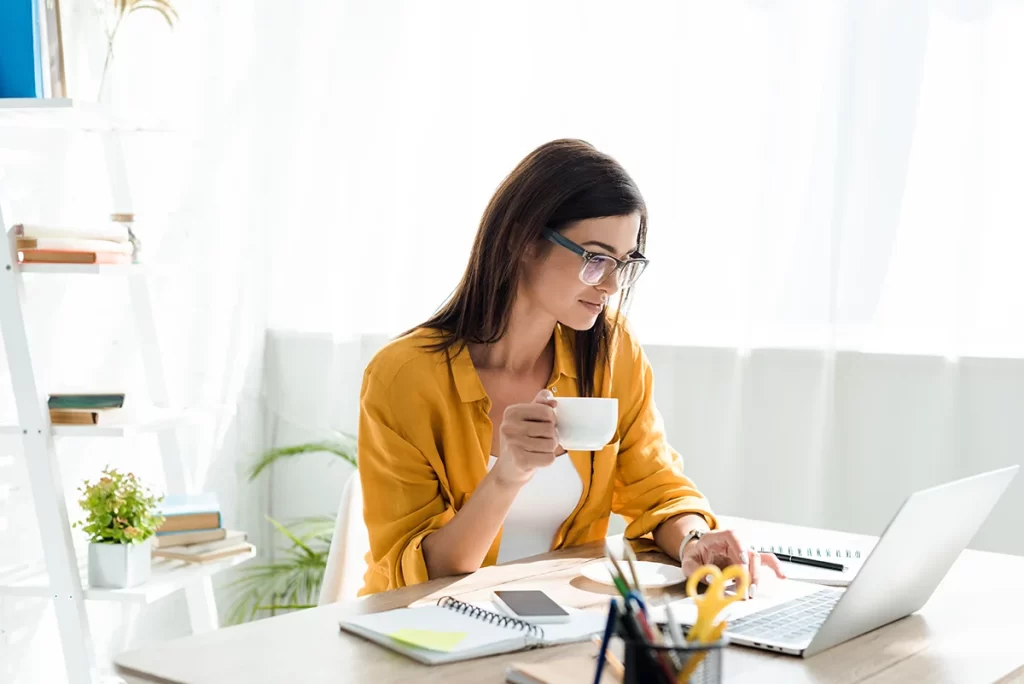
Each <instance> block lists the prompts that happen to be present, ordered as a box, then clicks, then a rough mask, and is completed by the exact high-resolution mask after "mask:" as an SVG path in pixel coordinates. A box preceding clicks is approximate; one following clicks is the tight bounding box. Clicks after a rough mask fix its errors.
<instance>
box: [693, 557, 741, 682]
mask: <svg viewBox="0 0 1024 684" xmlns="http://www.w3.org/2000/svg"><path fill="white" fill-rule="evenodd" d="M709 576H710V577H711V578H712V579H711V582H710V583H708V588H707V590H705V592H704V593H703V594H701V593H699V592H698V591H697V585H698V584H699V583H700V582H701V580H704V579H706V578H707V577H709ZM729 580H736V587H735V593H734V594H732V595H729V596H727V595H726V593H725V587H726V585H727V584H729ZM749 586H750V575H749V574H748V573H747V569H746V568H745V567H743V566H742V565H730V566H729V567H727V568H726V569H725V570H719V569H718V566H715V565H702V566H701V567H699V568H697V571H696V572H694V573H693V574H691V575H690V577H689V579H687V580H686V595H687V596H689V597H690V598H692V599H693V602H694V603H696V604H697V622H696V623H695V624H694V625H693V627H691V628H690V631H689V632H688V633H687V635H686V640H687V641H696V642H697V643H701V644H712V643H714V642H716V641H718V640H719V639H721V638H722V633H723V632H725V624H726V623H725V620H721V621H720V622H719V623H718V624H715V620H716V619H718V616H719V614H720V613H721V612H722V611H723V610H725V608H726V606H728V605H729V604H730V603H733V602H735V601H739V600H740V599H742V598H743V597H744V596H746V595H747V588H748V587H749ZM706 655H707V652H703V653H698V654H695V655H694V656H692V657H691V658H690V659H689V660H688V661H687V663H686V665H685V666H684V667H683V668H682V670H680V672H679V675H678V676H677V678H676V682H677V683H679V684H682V683H683V682H688V681H690V675H692V674H693V673H694V671H696V669H697V666H698V665H700V663H701V661H702V660H704V656H706Z"/></svg>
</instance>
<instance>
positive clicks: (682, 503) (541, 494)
mask: <svg viewBox="0 0 1024 684" xmlns="http://www.w3.org/2000/svg"><path fill="white" fill-rule="evenodd" d="M646 235H647V211H646V207H645V205H644V201H643V198H642V197H641V195H640V192H639V191H638V190H637V188H636V185H635V184H634V183H633V181H632V179H631V178H630V177H629V176H628V175H627V174H626V172H625V171H624V170H623V169H622V168H621V167H620V166H619V165H618V163H616V162H615V161H614V160H613V159H611V158H610V157H608V156H607V155H605V154H602V153H601V152H598V151H597V150H596V149H594V148H593V147H592V146H590V145H589V144H587V143H585V142H582V141H579V140H556V141H554V142H551V143H548V144H546V145H543V146H541V147H540V148H538V149H537V150H535V151H534V152H532V153H531V154H530V155H529V156H528V157H526V159H524V160H523V161H522V162H521V163H520V164H519V165H518V166H517V167H516V169H515V170H514V171H513V172H512V173H511V174H510V175H509V176H508V178H506V179H505V181H504V182H503V183H502V184H501V186H500V187H499V188H498V190H497V192H496V193H495V195H494V197H493V198H492V199H491V202H490V204H489V205H488V207H487V210H486V211H485V213H484V216H483V219H482V221H481V223H480V229H479V231H478V232H477V236H476V240H475V242H474V245H473V251H472V254H471V256H470V260H469V265H468V267H467V269H466V272H465V274H464V275H463V277H462V281H461V282H460V283H459V286H458V288H457V289H456V290H455V292H454V293H453V295H452V296H451V298H450V299H449V301H448V302H447V303H446V304H445V305H444V306H443V307H442V308H441V310H440V311H439V312H438V313H437V314H436V315H435V316H434V317H433V318H431V319H430V320H428V321H427V322H425V323H423V324H422V325H421V326H419V327H417V328H416V329H414V330H412V331H410V332H408V333H406V334H405V335H404V336H402V337H400V338H398V339H397V340H395V341H393V342H392V343H390V344H389V345H387V346H386V347H385V348H384V349H382V350H381V351H380V352H378V354H377V355H376V356H375V357H374V359H373V360H372V361H371V363H370V364H369V366H368V368H367V370H366V373H365V376H364V380H363V387H362V394H361V415H360V423H359V475H360V478H361V480H362V486H363V495H364V500H365V505H364V514H365V518H366V524H367V528H368V530H369V538H370V547H371V550H370V553H369V555H368V556H367V560H368V563H369V569H368V570H367V573H366V578H365V580H366V584H365V586H364V587H363V590H362V592H361V593H362V594H369V593H374V592H378V591H383V590H386V589H394V588H397V587H402V586H405V585H409V584H415V583H418V582H424V581H426V580H428V579H432V578H435V577H443V576H447V575H453V574H458V573H468V572H473V571H475V570H477V569H478V568H480V567H481V566H483V565H491V564H493V563H495V562H504V561H507V560H514V559H516V558H521V557H524V556H528V555H534V554H537V553H543V552H546V551H548V550H551V549H559V548H564V547H569V546H574V545H578V544H583V543H585V542H589V541H594V540H599V539H602V538H604V537H605V536H606V534H607V530H608V519H609V515H610V513H612V512H613V511H614V512H616V513H618V514H620V515H622V516H623V517H625V518H626V519H627V520H628V526H627V527H626V531H625V536H626V537H627V538H628V539H636V538H639V537H643V536H645V535H651V536H652V537H653V541H654V542H655V543H656V544H657V546H658V547H660V549H661V550H662V551H664V552H665V553H666V554H668V555H669V556H671V557H673V558H675V559H677V560H681V562H682V567H683V571H684V572H687V573H688V572H692V571H693V570H695V569H696V568H697V567H699V566H700V565H702V564H704V563H714V564H717V565H719V566H722V567H724V566H726V565H731V564H733V563H744V564H746V565H747V566H748V567H749V569H750V574H751V580H752V582H751V589H750V594H751V595H752V594H753V593H754V592H755V591H756V587H757V581H758V578H759V577H760V569H761V564H762V562H764V563H766V564H768V565H770V566H771V567H772V569H773V570H774V571H775V572H776V574H778V575H779V576H780V577H781V576H782V573H781V571H780V570H779V567H778V563H777V561H776V560H775V558H774V557H773V556H771V555H768V554H757V553H749V554H748V553H747V551H746V548H745V547H744V546H743V544H742V543H741V541H740V539H739V538H738V536H737V535H736V534H735V533H733V532H731V531H726V530H718V529H716V528H717V522H716V519H715V516H714V514H713V513H712V512H711V508H710V507H709V505H708V502H707V501H706V500H705V499H704V497H703V496H702V495H701V493H700V492H699V491H698V490H697V488H696V487H695V486H694V484H693V483H692V482H691V481H690V480H689V479H688V478H687V477H686V476H685V475H684V474H683V464H682V459H681V458H680V457H679V455H678V454H677V453H675V452H674V451H673V450H672V449H671V448H670V447H669V445H668V444H667V443H666V441H665V435H664V432H663V428H662V422H661V418H660V416H659V414H658V412H657V409H656V408H655V406H654V399H653V393H652V383H653V376H652V373H651V367H650V364H649V363H648V361H647V358H646V356H645V355H644V352H643V350H642V349H641V347H640V345H639V343H638V342H637V341H636V340H635V339H634V338H633V336H632V335H631V333H630V331H629V330H628V328H627V327H626V326H625V324H624V322H623V321H622V320H620V318H619V315H618V313H617V311H618V310H619V309H621V308H623V305H624V304H625V301H626V299H627V298H628V294H629V291H630V287H631V286H632V285H633V283H635V282H636V279H637V278H639V277H640V275H641V273H643V270H644V268H645V266H646V265H647V261H646V260H645V259H644V257H643V256H642V252H643V250H644V243H645V239H646ZM616 296H618V305H619V306H618V307H616V309H615V311H609V304H610V303H611V300H612V298H613V297H616ZM569 396H599V397H615V398H616V399H618V407H619V415H618V429H617V430H616V432H615V436H614V437H613V438H612V441H611V442H610V443H609V444H608V445H607V446H606V447H604V448H603V449H601V450H600V451H596V452H569V453H566V452H565V450H564V449H562V448H561V447H560V446H559V444H558V434H557V431H556V428H555V413H554V408H555V406H557V401H558V400H557V398H558V397H569Z"/></svg>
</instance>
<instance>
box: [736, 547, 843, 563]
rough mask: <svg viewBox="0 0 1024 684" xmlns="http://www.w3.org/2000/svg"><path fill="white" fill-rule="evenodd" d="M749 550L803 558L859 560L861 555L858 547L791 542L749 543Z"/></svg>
mask: <svg viewBox="0 0 1024 684" xmlns="http://www.w3.org/2000/svg"><path fill="white" fill-rule="evenodd" d="M750 550H751V551H759V552H761V553H785V554H788V555H790V556H803V557H804V558H818V559H821V560H831V559H833V558H835V559H839V560H843V559H854V560H859V559H860V558H861V556H862V553H861V550H860V549H838V548H829V547H819V546H799V545H797V546H793V545H792V544H761V545H759V546H755V545H751V547H750Z"/></svg>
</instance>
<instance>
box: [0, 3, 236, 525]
mask: <svg viewBox="0 0 1024 684" xmlns="http://www.w3.org/2000/svg"><path fill="white" fill-rule="evenodd" d="M0 1H2V0H0ZM157 511H158V512H159V513H160V514H161V515H162V516H164V518H165V520H164V522H163V524H162V525H160V527H159V529H157V531H156V533H157V536H166V535H170V534H178V533H181V532H197V531H199V530H215V529H217V528H219V527H221V514H220V504H219V503H218V502H217V495H216V494H212V493H209V492H206V493H203V494H187V495H182V494H172V495H169V496H165V497H164V500H163V501H161V502H160V503H159V504H158V505H157Z"/></svg>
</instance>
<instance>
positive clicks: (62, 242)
mask: <svg viewBox="0 0 1024 684" xmlns="http://www.w3.org/2000/svg"><path fill="white" fill-rule="evenodd" d="M17 248H18V249H19V250H26V249H44V250H55V251H62V252H116V253H118V254H131V253H132V246H131V243H128V242H115V241H113V240H95V239H92V238H46V237H40V238H18V243H17Z"/></svg>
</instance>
